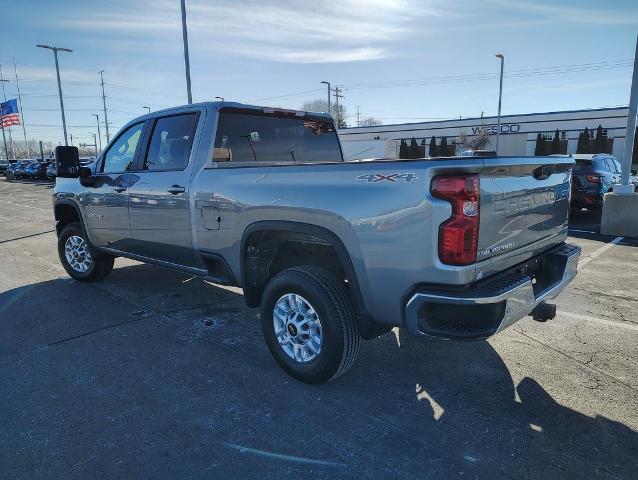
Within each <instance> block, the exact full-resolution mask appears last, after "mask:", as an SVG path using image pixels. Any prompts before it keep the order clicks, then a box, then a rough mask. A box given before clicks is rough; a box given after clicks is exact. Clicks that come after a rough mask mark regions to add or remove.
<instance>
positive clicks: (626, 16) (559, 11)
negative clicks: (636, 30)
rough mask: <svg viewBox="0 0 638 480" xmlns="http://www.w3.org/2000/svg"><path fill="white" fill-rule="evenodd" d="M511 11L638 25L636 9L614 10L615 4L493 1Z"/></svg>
mask: <svg viewBox="0 0 638 480" xmlns="http://www.w3.org/2000/svg"><path fill="white" fill-rule="evenodd" d="M491 3H493V4H496V5H500V6H501V7H505V8H507V9H509V10H515V11H518V12H524V13H527V14H532V15H538V16H541V17H545V18H547V19H548V20H553V21H561V22H566V23H588V24H600V25H627V24H629V25H635V24H638V12H637V11H636V9H633V10H627V9H614V2H609V3H606V4H605V7H604V8H586V7H580V6H567V5H555V4H544V3H538V2H535V3H532V2H525V1H520V0H516V1H511V0H491Z"/></svg>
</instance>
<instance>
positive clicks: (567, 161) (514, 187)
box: [477, 157, 574, 262]
mask: <svg viewBox="0 0 638 480" xmlns="http://www.w3.org/2000/svg"><path fill="white" fill-rule="evenodd" d="M484 161H485V166H484V168H483V171H482V172H481V175H480V188H481V196H480V225H479V239H478V253H477V261H479V262H480V261H481V260H486V259H488V258H491V257H496V256H501V257H503V258H505V257H510V256H513V255H515V254H516V253H517V252H518V251H519V250H520V249H523V248H525V247H528V246H530V245H534V250H536V251H537V250H538V248H542V247H543V246H544V245H546V246H547V247H550V246H552V245H554V244H555V243H556V239H557V237H558V236H560V235H561V234H565V232H566V231H567V220H568V215H569V197H570V186H571V171H572V166H573V164H574V160H573V159H572V158H571V157H496V158H486V159H484ZM561 241H562V240H561ZM518 253H520V252H518Z"/></svg>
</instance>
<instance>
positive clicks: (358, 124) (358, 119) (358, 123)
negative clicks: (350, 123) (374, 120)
mask: <svg viewBox="0 0 638 480" xmlns="http://www.w3.org/2000/svg"><path fill="white" fill-rule="evenodd" d="M359 114H360V112H359V105H357V127H360V126H361V121H360V118H359Z"/></svg>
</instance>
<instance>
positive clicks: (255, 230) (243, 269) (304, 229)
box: [240, 220, 385, 338]
mask: <svg viewBox="0 0 638 480" xmlns="http://www.w3.org/2000/svg"><path fill="white" fill-rule="evenodd" d="M268 232H278V233H280V234H293V235H295V234H296V235H302V236H308V237H313V238H316V239H319V240H320V241H321V242H322V243H323V244H325V245H327V246H330V247H331V248H332V249H333V250H334V252H335V253H336V256H337V259H338V262H339V264H340V266H341V268H342V269H343V273H344V274H345V276H346V279H347V280H348V290H349V292H350V297H351V299H352V303H353V306H354V308H355V312H356V313H357V317H358V320H359V330H360V333H361V335H362V336H363V337H364V338H374V337H376V336H378V335H379V334H380V333H379V332H380V330H379V329H380V328H381V329H384V328H385V327H380V325H379V324H377V323H376V322H374V321H373V319H372V317H371V315H370V313H369V312H368V311H367V310H366V306H365V302H364V299H363V295H362V292H361V287H360V283H359V279H358V277H357V272H356V270H355V268H354V265H353V263H352V259H351V257H350V254H349V252H348V250H347V248H346V247H345V245H344V244H343V242H342V241H341V239H340V238H339V237H338V236H337V235H336V234H335V233H334V232H332V231H330V230H328V229H327V228H324V227H321V226H318V225H312V224H308V223H302V222H294V221H286V220H266V221H259V222H255V223H252V224H250V225H249V226H248V227H246V229H245V230H244V233H243V235H242V238H241V245H240V278H241V285H242V287H243V289H244V296H245V299H246V303H247V304H248V305H249V306H257V305H259V303H260V301H261V294H262V293H263V285H258V286H256V287H255V286H251V272H250V271H249V269H250V266H249V258H248V257H249V251H248V249H249V248H250V247H251V244H252V239H254V238H256V237H255V236H256V235H259V234H260V233H262V234H265V233H268ZM273 258H274V254H273V255H272V257H271V258H268V257H267V258H266V259H265V260H264V261H265V262H268V268H269V266H270V264H271V263H272V261H273ZM268 278H269V277H268ZM264 285H265V284H264Z"/></svg>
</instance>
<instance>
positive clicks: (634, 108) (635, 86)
mask: <svg viewBox="0 0 638 480" xmlns="http://www.w3.org/2000/svg"><path fill="white" fill-rule="evenodd" d="M637 114H638V39H636V53H635V54H634V73H633V76H632V78H631V91H630V93H629V112H628V114H627V131H626V133H625V152H624V154H623V157H622V172H621V174H620V185H622V186H621V187H620V188H618V186H619V185H616V186H615V187H614V192H616V193H618V190H620V191H621V192H622V193H632V185H630V184H629V174H630V173H631V161H632V156H633V151H634V142H635V141H636V139H635V136H636V115H637Z"/></svg>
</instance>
